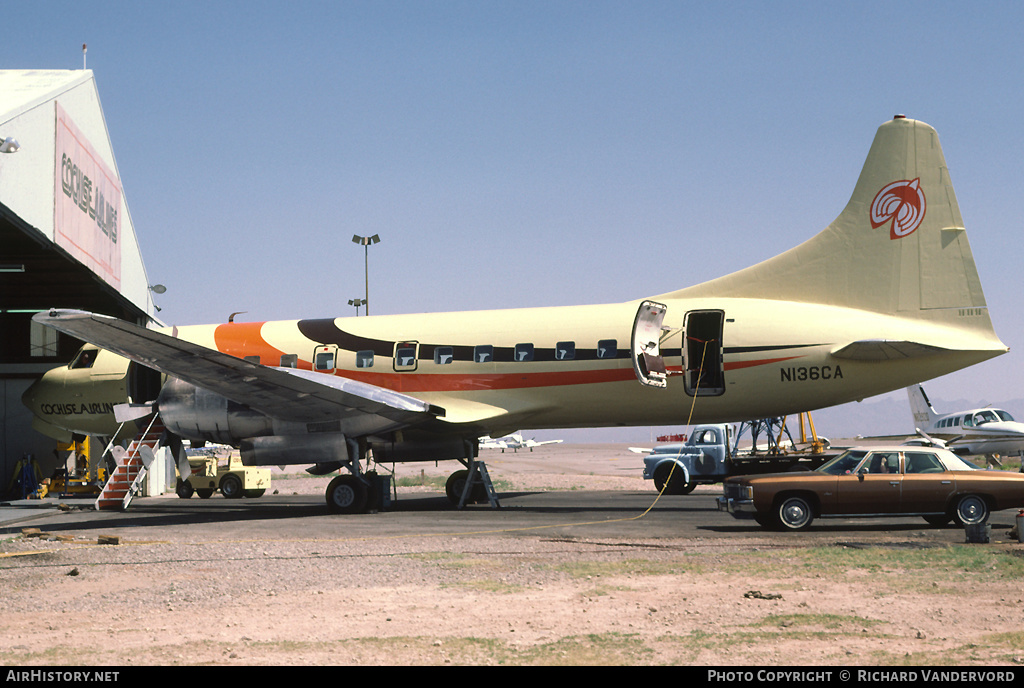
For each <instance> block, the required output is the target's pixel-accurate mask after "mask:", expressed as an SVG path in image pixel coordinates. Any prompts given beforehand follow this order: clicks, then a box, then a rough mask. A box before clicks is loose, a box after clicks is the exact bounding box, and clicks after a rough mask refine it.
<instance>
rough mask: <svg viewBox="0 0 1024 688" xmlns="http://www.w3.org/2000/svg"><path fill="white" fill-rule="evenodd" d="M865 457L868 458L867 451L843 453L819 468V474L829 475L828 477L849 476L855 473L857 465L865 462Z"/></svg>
mask: <svg viewBox="0 0 1024 688" xmlns="http://www.w3.org/2000/svg"><path fill="white" fill-rule="evenodd" d="M865 456H867V452H866V451H858V450H850V451H846V452H843V453H842V454H840V455H839V456H837V457H836V458H834V459H832V460H831V461H828V462H827V463H825V464H823V465H821V466H820V467H818V472H819V473H827V474H828V475H848V474H850V473H852V472H853V469H855V468H856V467H857V464H859V463H860V462H861V461H863V460H864V457H865Z"/></svg>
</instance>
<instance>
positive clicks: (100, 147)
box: [0, 69, 155, 493]
mask: <svg viewBox="0 0 1024 688" xmlns="http://www.w3.org/2000/svg"><path fill="white" fill-rule="evenodd" d="M9 139H13V141H10V140H9ZM5 141H6V144H7V145H0V151H4V152H0V389H2V395H0V493H2V492H4V491H5V490H7V489H8V485H9V483H10V481H11V478H12V473H13V471H14V470H15V467H16V465H17V464H19V463H20V462H21V459H23V458H25V457H27V456H28V455H32V456H33V457H34V458H35V459H36V462H37V463H38V464H39V467H40V469H41V471H42V473H43V475H44V477H46V476H48V475H49V474H50V473H52V470H53V468H55V467H57V466H62V465H63V461H64V459H65V458H66V456H65V457H61V456H60V454H59V453H58V451H57V441H56V440H55V439H53V438H50V437H47V436H45V435H43V434H41V433H40V432H38V431H36V430H34V429H33V428H32V418H33V416H32V414H31V412H30V411H29V410H28V409H27V408H26V407H25V406H24V405H23V404H22V402H21V395H22V393H23V392H24V391H25V390H26V389H27V388H28V386H29V385H30V384H31V383H32V382H33V381H35V380H36V379H38V378H39V377H40V376H41V375H42V374H43V373H44V372H46V371H47V370H49V369H50V368H53V367H55V366H58V365H63V364H67V363H68V362H69V361H70V360H71V358H72V356H73V355H74V353H75V352H76V351H77V349H78V348H79V347H80V346H81V342H79V341H77V340H75V339H73V338H70V337H67V336H65V335H63V334H58V333H57V332H56V331H54V330H52V329H50V328H47V327H41V326H39V325H36V324H35V323H33V322H32V315H33V314H34V313H36V312H38V311H41V310H46V309H48V308H52V307H59V308H75V309H81V310H88V311H94V312H98V313H105V314H107V315H112V316H115V317H118V318H121V319H124V320H128V321H131V322H136V323H139V324H147V323H149V322H150V321H152V320H153V314H154V311H155V306H154V304H153V298H152V292H151V289H150V282H149V280H148V278H147V275H146V268H145V266H144V265H143V262H142V254H141V251H140V248H139V244H138V240H137V237H136V235H135V227H134V225H133V224H132V218H131V215H130V214H129V212H128V203H127V201H126V200H125V196H124V192H123V187H122V185H121V178H120V175H119V174H118V170H117V161H116V159H115V158H114V150H113V146H112V145H111V141H110V134H109V132H108V131H107V124H106V121H105V120H104V117H103V108H102V107H101V106H100V97H99V91H98V89H97V87H96V79H95V78H94V76H93V73H92V71H91V70H84V69H83V70H67V71H65V70H60V71H57V70H0V143H3V142H5ZM15 142H16V143H17V146H15V145H14V143H15ZM15 148H16V150H15Z"/></svg>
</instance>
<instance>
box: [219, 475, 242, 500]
mask: <svg viewBox="0 0 1024 688" xmlns="http://www.w3.org/2000/svg"><path fill="white" fill-rule="evenodd" d="M220 493H221V494H222V495H224V496H225V497H226V498H227V499H239V498H240V497H241V496H242V481H241V480H239V479H238V476H237V475H232V474H231V473H228V474H227V475H225V476H224V478H223V480H221V481H220Z"/></svg>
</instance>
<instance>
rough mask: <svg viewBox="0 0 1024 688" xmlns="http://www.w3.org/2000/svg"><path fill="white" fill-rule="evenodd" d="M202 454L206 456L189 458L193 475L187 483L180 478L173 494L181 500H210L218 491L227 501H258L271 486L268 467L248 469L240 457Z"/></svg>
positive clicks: (214, 452) (187, 479) (207, 452)
mask: <svg viewBox="0 0 1024 688" xmlns="http://www.w3.org/2000/svg"><path fill="white" fill-rule="evenodd" d="M201 451H202V452H203V453H201V454H193V455H192V456H189V458H188V463H189V466H191V468H192V475H190V476H188V478H186V479H185V480H182V479H180V478H179V479H178V484H177V486H176V487H175V490H174V491H175V492H176V493H177V495H178V496H179V497H181V498H182V499H188V498H189V497H191V496H192V494H193V493H195V494H197V495H199V497H200V498H202V499H208V498H210V497H211V496H212V495H213V493H214V492H216V491H217V490H220V493H221V494H222V495H224V497H225V498H227V499H238V498H240V497H250V498H255V497H262V496H263V493H264V492H266V491H267V488H268V487H270V469H269V468H255V467H253V466H245V465H243V464H242V459H241V457H239V456H238V455H237V454H235V453H233V452H230V451H229V452H228V453H227V455H226V456H218V452H217V451H216V450H212V449H203V450H201Z"/></svg>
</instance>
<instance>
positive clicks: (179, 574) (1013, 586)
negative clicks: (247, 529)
mask: <svg viewBox="0 0 1024 688" xmlns="http://www.w3.org/2000/svg"><path fill="white" fill-rule="evenodd" d="M524 463H525V462H515V464H516V465H517V466H522V465H524ZM489 465H490V466H491V467H492V470H491V472H492V475H494V477H495V479H496V480H502V481H507V483H508V484H509V485H510V486H511V487H513V488H514V489H536V488H539V487H542V488H544V489H578V488H584V489H600V490H608V489H630V490H635V489H638V486H640V487H646V489H650V486H649V484H648V485H646V486H644V483H643V481H642V480H640V478H639V477H638V475H637V474H636V473H635V471H633V467H629V468H628V469H621V468H620V467H613V469H611V470H609V471H607V472H606V474H598V475H582V474H572V475H566V474H548V473H543V472H541V471H529V470H524V469H516V470H506V469H503V468H502V466H501V462H500V461H498V460H494V461H492V462H491V463H490V464H489ZM449 469H450V467H448V468H446V469H445V470H449ZM418 470H424V476H426V473H427V471H426V469H419V468H417V469H415V470H414V471H412V473H414V474H415V472H416V471H418ZM631 471H632V473H631ZM439 472H440V471H439ZM607 473H611V474H607ZM275 486H276V489H279V490H280V491H281V492H283V493H287V491H289V490H290V491H305V490H307V489H308V490H310V491H316V492H322V490H323V480H322V479H320V480H316V481H306V480H303V479H301V478H297V477H296V478H292V479H290V480H283V479H281V480H278V481H277V482H276V485H275ZM402 489H409V490H415V489H436V488H430V487H422V488H416V487H410V488H402ZM699 489H707V490H714V489H716V488H699ZM652 497H653V492H652ZM751 533H752V534H751V535H750V536H749V537H742V538H729V539H727V540H726V539H721V540H720V539H714V538H708V537H693V536H687V537H678V538H665V537H661V538H658V539H651V540H644V539H633V540H628V541H618V540H615V541H613V540H607V539H588V538H584V537H580V538H554V537H546V536H544V535H538V534H528V533H527V534H524V533H491V534H484V535H469V536H452V537H434V538H426V539H418V540H417V539H409V538H403V539H389V538H387V537H386V536H385V535H382V536H381V537H380V538H379V539H368V540H367V539H361V540H359V541H346V540H343V539H338V540H326V539H317V538H316V536H315V534H312V535H311V534H309V533H301V532H296V533H295V537H294V539H289V540H281V539H274V540H270V539H267V540H260V539H247V540H245V541H241V540H240V541H234V542H231V541H223V542H206V543H194V542H190V541H189V539H188V536H187V534H184V533H183V534H182V535H181V537H180V539H174V538H171V539H170V540H167V539H164V540H162V541H161V542H150V543H146V542H143V541H141V539H140V540H135V541H132V539H130V538H129V539H127V540H124V539H123V540H122V542H121V544H119V545H116V546H100V545H96V544H93V543H87V542H85V541H80V540H70V541H64V542H59V541H40V540H39V539H25V538H23V537H20V536H19V537H12V538H9V539H7V540H5V541H3V542H0V549H2V550H3V552H4V553H5V554H6V555H14V554H19V555H22V556H4V557H0V589H2V590H3V591H4V593H3V598H2V600H0V612H2V613H0V657H3V660H2V662H3V664H5V665H58V664H60V665H78V664H87V665H118V666H123V665H129V664H130V665H139V664H154V665H170V664H184V665H200V664H238V665H254V664H257V665H258V664H272V665H300V664H301V665H312V664H356V663H358V664H367V665H395V664H417V665H429V664H543V665H558V664H573V665H578V664H619V665H621V664H627V665H640V664H707V665H715V666H724V665H730V666H736V665H746V666H751V665H770V666H778V665H815V664H818V665H837V664H847V665H849V664H868V665H878V664H907V663H909V664H928V665H939V664H954V665H961V664H963V665H967V664H983V665H991V664H1019V663H1022V662H1024V659H1022V658H1024V632H1021V631H1020V630H1019V629H1021V628H1024V600H1022V598H1024V595H1022V593H1021V592H1020V584H1019V581H1020V579H1021V577H1022V574H1024V559H1022V553H1024V550H1022V546H1021V545H1018V544H1017V543H1015V542H1005V541H1003V542H993V543H991V544H988V545H948V544H946V545H936V544H930V545H921V544H920V543H918V542H914V541H913V540H912V539H910V538H908V537H907V534H906V532H903V533H897V534H894V535H888V534H884V533H881V534H880V533H879V532H877V531H875V532H871V533H867V534H864V535H862V534H860V533H856V534H850V533H845V534H844V535H843V536H842V537H843V538H845V541H841V540H842V539H841V538H836V539H835V540H832V541H830V542H828V544H825V545H823V544H822V541H821V540H820V539H813V538H802V537H801V536H800V535H793V534H785V537H783V534H771V533H760V532H758V531H751ZM1005 535H1006V534H1005V532H998V533H996V536H997V537H996V538H995V539H996V540H999V539H1000V538H1002V539H1003V540H1005V539H1006V538H1005Z"/></svg>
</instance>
